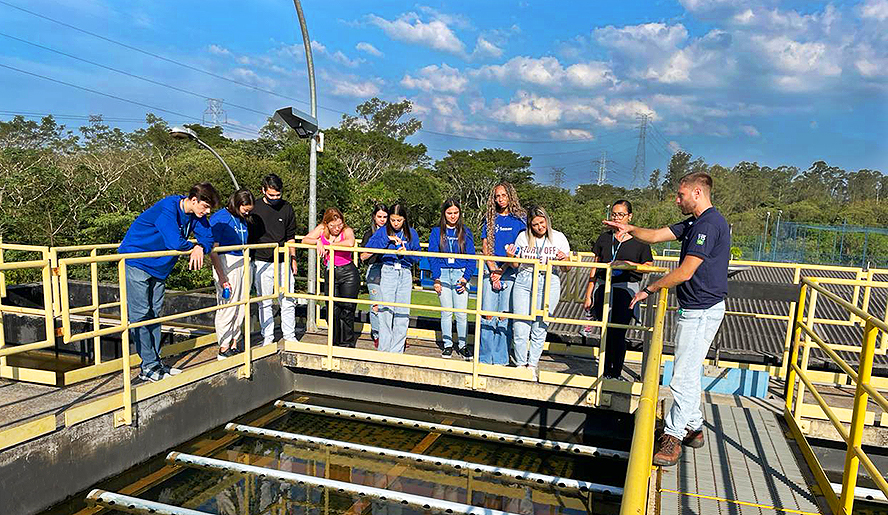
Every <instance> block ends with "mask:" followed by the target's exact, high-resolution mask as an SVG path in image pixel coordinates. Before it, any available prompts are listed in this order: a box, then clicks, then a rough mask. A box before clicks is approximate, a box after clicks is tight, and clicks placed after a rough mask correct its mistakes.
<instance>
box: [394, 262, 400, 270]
mask: <svg viewBox="0 0 888 515" xmlns="http://www.w3.org/2000/svg"><path fill="white" fill-rule="evenodd" d="M394 267H395V270H400V269H401V262H400V261H396V262H395V264H394Z"/></svg>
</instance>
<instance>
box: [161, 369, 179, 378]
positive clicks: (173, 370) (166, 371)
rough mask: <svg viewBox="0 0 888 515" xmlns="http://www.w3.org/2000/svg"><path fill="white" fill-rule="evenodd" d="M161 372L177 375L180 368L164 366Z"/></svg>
mask: <svg viewBox="0 0 888 515" xmlns="http://www.w3.org/2000/svg"><path fill="white" fill-rule="evenodd" d="M163 373H164V374H166V375H168V376H177V375H179V374H181V373H182V369H181V368H176V367H164V369H163Z"/></svg>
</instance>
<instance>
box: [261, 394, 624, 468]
mask: <svg viewBox="0 0 888 515" xmlns="http://www.w3.org/2000/svg"><path fill="white" fill-rule="evenodd" d="M274 405H275V406H277V407H278V408H285V409H289V410H293V411H302V412H306V413H314V414H318V415H327V416H330V417H339V418H347V419H354V420H360V421H363V422H373V423H375V424H383V425H387V426H398V427H405V428H407V429H420V430H422V431H434V432H436V433H441V434H445V435H453V436H459V437H463V438H474V439H475V440H485V441H488V442H500V443H507V444H511V445H519V446H522V447H532V448H536V449H545V450H547V451H560V452H564V453H567V454H575V455H582V456H593V457H606V458H618V459H624V460H625V459H629V453H628V452H626V451H617V450H614V449H605V448H603V447H594V446H592V445H583V444H578V443H567V442H559V441H556V440H544V439H542V438H533V437H530V436H518V435H510V434H508V433H497V432H494V431H484V430H482V429H471V428H468V427H457V426H448V425H444V424H435V423H433V422H423V421H421V420H410V419H406V418H396V417H384V416H382V415H374V414H371V413H362V412H360V411H349V410H344V409H337V408H324V407H321V406H312V405H311V404H302V403H298V402H287V401H277V402H275V403H274Z"/></svg>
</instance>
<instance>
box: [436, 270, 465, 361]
mask: <svg viewBox="0 0 888 515" xmlns="http://www.w3.org/2000/svg"><path fill="white" fill-rule="evenodd" d="M465 272H466V271H465V269H464V268H442V269H441V295H438V299H440V301H441V307H442V308H458V309H466V307H467V306H468V305H469V286H468V284H467V285H466V286H465V287H464V288H463V291H462V293H459V292H458V291H457V290H456V287H457V284H458V283H459V282H460V279H462V276H463V274H464V273H465ZM453 315H454V313H452V312H450V311H442V312H441V337H442V339H443V341H444V348H445V349H452V348H453ZM467 327H468V319H467V317H466V314H465V313H456V335H457V338H459V340H458V341H459V343H458V345H459V348H460V349H465V348H466V328H467Z"/></svg>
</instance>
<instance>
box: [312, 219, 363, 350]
mask: <svg viewBox="0 0 888 515" xmlns="http://www.w3.org/2000/svg"><path fill="white" fill-rule="evenodd" d="M302 243H307V244H309V245H317V247H318V256H320V257H321V258H322V259H323V261H324V265H326V266H328V267H329V266H331V264H330V261H331V260H332V261H333V264H332V266H334V267H336V269H335V270H334V271H333V289H332V291H333V296H334V297H340V298H347V299H357V298H358V288H359V287H360V285H361V278H360V274H359V273H358V268H357V267H356V266H355V264H354V262H353V260H354V254H355V253H354V252H349V251H347V250H334V251H332V252H331V251H330V250H328V249H326V248H325V247H327V246H329V245H336V246H339V247H353V246H354V244H355V232H354V231H353V230H352V228H351V227H349V226H348V224H346V223H345V218H344V217H343V216H342V212H341V211H340V210H338V209H336V208H335V207H330V208H327V210H326V211H324V218H323V220H322V221H321V223H319V224H318V225H317V227H315V228H314V229H312V231H311V232H310V233H308V234H306V235H305V237H304V238H302ZM331 254H332V255H331ZM324 277H325V278H326V277H327V274H324ZM324 286H325V293H326V292H327V291H330V290H329V288H330V285H329V284H328V283H326V282H325V283H324ZM356 307H357V306H356V304H353V303H351V302H334V303H333V345H340V346H343V347H354V346H355V342H356V341H357V339H358V335H357V333H355V308H356Z"/></svg>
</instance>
